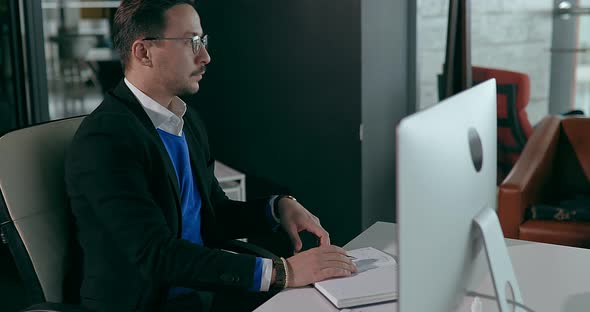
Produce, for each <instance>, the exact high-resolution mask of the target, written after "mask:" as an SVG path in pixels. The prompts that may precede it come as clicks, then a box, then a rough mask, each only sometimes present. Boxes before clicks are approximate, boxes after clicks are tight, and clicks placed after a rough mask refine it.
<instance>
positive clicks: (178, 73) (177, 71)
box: [151, 4, 211, 95]
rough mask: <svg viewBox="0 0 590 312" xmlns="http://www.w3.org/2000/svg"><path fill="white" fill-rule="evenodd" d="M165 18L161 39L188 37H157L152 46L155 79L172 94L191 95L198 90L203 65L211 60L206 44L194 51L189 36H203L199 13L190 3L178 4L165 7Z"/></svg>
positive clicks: (203, 69) (203, 70)
mask: <svg viewBox="0 0 590 312" xmlns="http://www.w3.org/2000/svg"><path fill="white" fill-rule="evenodd" d="M165 18H166V28H165V31H164V32H163V34H162V36H161V37H162V38H189V39H187V40H160V41H157V42H156V44H155V45H153V46H152V48H151V50H152V55H153V64H154V71H155V72H154V74H155V79H157V80H158V81H159V84H160V85H161V86H162V87H164V88H165V89H166V90H167V91H168V92H170V93H171V94H173V95H189V94H194V93H196V92H197V91H199V81H200V80H201V79H202V78H203V74H204V73H205V65H207V64H208V63H209V62H210V61H211V57H210V56H209V52H208V51H207V49H205V47H201V49H200V50H199V52H198V54H196V55H195V54H194V53H193V49H192V44H191V40H190V38H192V37H193V36H196V35H198V36H200V37H203V35H204V34H203V29H202V27H201V22H200V19H199V15H198V14H197V12H196V11H195V9H194V8H193V7H191V6H190V5H187V4H180V5H176V6H173V7H172V8H170V9H168V10H167V11H166V13H165Z"/></svg>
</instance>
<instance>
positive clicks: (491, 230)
mask: <svg viewBox="0 0 590 312" xmlns="http://www.w3.org/2000/svg"><path fill="white" fill-rule="evenodd" d="M496 136H497V126H496V82H495V80H493V79H492V80H488V81H486V82H484V83H481V84H479V85H477V86H475V87H473V88H471V89H469V90H466V91H464V92H462V93H460V94H457V95H455V96H453V97H450V98H448V99H447V100H444V101H442V102H440V103H439V104H437V105H435V106H433V107H431V108H429V109H426V110H424V111H421V112H418V113H416V114H414V115H411V116H408V117H406V118H404V119H403V120H402V121H401V122H400V124H399V126H398V128H397V170H396V171H397V218H398V238H399V265H400V267H399V276H398V286H399V307H400V311H402V312H406V311H412V312H419V311H455V310H456V308H457V307H458V305H459V304H460V303H461V302H462V301H463V300H464V299H463V298H464V296H465V291H466V287H467V283H468V281H469V280H470V278H471V275H472V274H473V268H474V266H475V264H476V263H475V262H476V261H477V260H476V259H481V260H479V261H485V257H483V256H480V257H477V255H478V253H479V252H481V250H482V248H481V247H482V246H484V247H486V248H487V251H488V252H487V255H488V261H489V262H490V268H491V269H492V275H493V276H494V282H497V283H496V285H501V284H503V285H506V282H510V284H511V287H512V289H513V291H514V295H513V298H514V301H517V302H522V299H521V296H520V291H519V289H518V284H517V283H516V278H515V277H514V272H513V271H512V264H511V263H510V258H509V257H508V252H507V249H506V245H505V242H504V238H503V235H502V232H501V229H500V225H499V222H498V218H497V215H496V214H495V209H496V151H497V147H496V141H497V139H496ZM482 234H483V235H482ZM483 243H485V244H483ZM484 272H485V271H484ZM482 278H483V274H482ZM504 287H505V286H499V288H497V289H496V295H497V296H498V298H499V304H500V305H501V302H500V299H503V302H504V303H506V290H505V289H504ZM498 290H500V291H498ZM500 293H502V294H503V295H502V294H500ZM505 309H506V305H504V309H502V311H504V310H505ZM506 310H507V309H506ZM510 311H512V309H510Z"/></svg>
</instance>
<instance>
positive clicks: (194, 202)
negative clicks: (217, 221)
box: [158, 129, 262, 298]
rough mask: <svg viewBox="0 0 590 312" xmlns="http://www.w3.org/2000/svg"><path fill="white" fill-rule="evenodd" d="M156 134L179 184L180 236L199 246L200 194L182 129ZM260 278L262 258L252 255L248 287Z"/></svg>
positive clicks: (174, 292) (178, 290)
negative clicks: (253, 267) (178, 133)
mask: <svg viewBox="0 0 590 312" xmlns="http://www.w3.org/2000/svg"><path fill="white" fill-rule="evenodd" d="M158 134H159V135H160V138H161V139H162V142H163V143H164V146H165V147H166V150H167V151H168V155H169V156H170V160H172V164H173V165H174V170H175V171H176V176H177V177H178V185H179V187H180V205H181V210H182V235H181V237H182V239H185V240H188V241H191V242H193V243H195V244H197V245H200V246H203V239H202V237H201V206H202V201H201V194H200V193H199V189H198V188H197V185H196V183H195V181H194V178H193V172H192V168H191V163H190V157H189V153H188V145H187V143H186V137H185V136H184V132H183V133H182V135H181V136H176V135H173V134H170V133H168V132H166V131H163V130H161V129H158ZM261 281H262V259H261V258H256V270H255V271H254V285H252V288H251V290H253V291H259V290H260V284H261ZM192 291H193V290H192V289H190V288H182V287H175V288H171V289H170V293H169V294H168V298H174V297H176V296H179V295H181V294H186V293H190V292H192Z"/></svg>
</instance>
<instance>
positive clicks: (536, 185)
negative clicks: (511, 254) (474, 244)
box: [498, 116, 561, 239]
mask: <svg viewBox="0 0 590 312" xmlns="http://www.w3.org/2000/svg"><path fill="white" fill-rule="evenodd" d="M560 123H561V117H559V116H547V117H545V118H544V119H543V120H542V121H541V122H540V123H539V125H538V126H537V128H535V131H534V132H533V134H532V135H531V137H530V138H529V140H528V142H527V144H526V145H525V147H524V149H523V151H522V154H521V155H520V158H519V159H518V161H517V162H516V163H515V164H514V167H513V168H512V170H511V171H510V173H509V174H508V176H507V177H506V179H504V181H503V182H502V184H501V185H500V188H499V190H498V218H499V219H500V224H501V225H502V231H503V232H504V236H505V237H507V238H514V239H517V238H518V237H519V227H520V225H521V224H522V223H523V222H524V214H525V210H526V208H527V207H528V206H529V205H530V204H532V203H534V202H537V201H539V199H540V198H541V196H543V195H544V194H543V191H544V190H545V189H546V186H547V185H548V183H549V182H550V178H551V173H552V171H553V160H554V158H555V155H556V151H557V143H558V139H559V131H560Z"/></svg>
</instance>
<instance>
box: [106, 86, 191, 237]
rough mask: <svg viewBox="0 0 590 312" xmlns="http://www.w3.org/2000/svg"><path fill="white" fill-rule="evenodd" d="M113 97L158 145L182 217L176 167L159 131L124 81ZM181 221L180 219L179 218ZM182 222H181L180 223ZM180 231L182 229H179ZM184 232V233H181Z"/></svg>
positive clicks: (113, 92)
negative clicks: (134, 117) (122, 104)
mask: <svg viewBox="0 0 590 312" xmlns="http://www.w3.org/2000/svg"><path fill="white" fill-rule="evenodd" d="M112 95H113V96H114V97H116V98H118V99H119V100H120V101H121V102H123V103H124V104H125V105H126V106H127V108H129V110H130V111H131V112H132V113H133V114H134V115H135V116H136V117H137V119H138V120H139V121H140V122H141V124H142V125H143V126H144V127H145V128H146V130H147V131H148V132H149V133H150V135H151V137H152V139H153V141H154V143H155V144H156V146H157V148H158V151H159V153H160V157H161V158H162V159H163V160H164V167H165V169H166V172H167V174H168V180H170V183H171V184H172V188H173V189H174V192H175V195H176V196H175V199H176V206H177V209H178V215H179V216H182V212H181V201H180V187H179V185H178V177H177V175H176V170H175V169H174V165H173V164H172V160H171V159H170V155H169V154H168V150H166V147H165V146H164V143H163V142H162V139H161V138H160V135H159V134H158V131H157V130H156V128H155V127H154V124H153V123H152V121H151V120H150V118H149V117H148V115H147V114H146V112H145V110H144V109H143V107H142V106H141V104H140V103H139V101H138V100H137V98H136V97H135V95H133V92H131V90H129V88H128V87H127V85H126V84H125V82H124V81H123V80H121V82H119V84H118V85H117V87H115V89H114V90H113V91H112ZM179 219H180V218H179ZM179 222H180V221H179ZM179 229H182V228H181V227H179ZM179 232H182V231H179Z"/></svg>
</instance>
